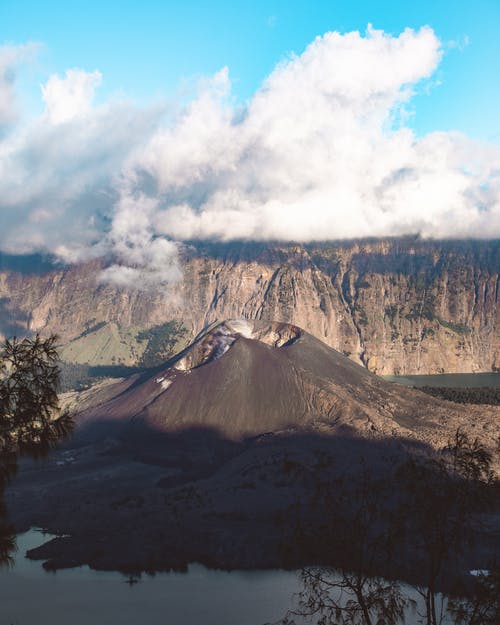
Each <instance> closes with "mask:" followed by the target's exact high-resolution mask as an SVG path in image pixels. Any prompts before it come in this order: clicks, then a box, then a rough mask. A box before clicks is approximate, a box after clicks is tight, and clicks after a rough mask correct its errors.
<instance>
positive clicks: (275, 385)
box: [77, 319, 498, 445]
mask: <svg viewBox="0 0 500 625" xmlns="http://www.w3.org/2000/svg"><path fill="white" fill-rule="evenodd" d="M92 402H93V405H92V407H89V408H87V409H84V410H82V411H81V412H80V414H79V415H78V418H77V421H78V422H79V423H80V424H81V423H88V422H89V421H95V420H103V419H105V420H117V419H118V420H124V421H125V422H128V421H130V420H133V421H135V422H138V421H139V422H140V421H145V422H147V423H148V425H150V426H152V427H154V428H156V429H159V430H162V431H167V432H172V431H179V430H184V429H187V428H193V427H204V428H211V429H214V430H217V431H218V432H220V433H221V434H223V435H224V436H225V437H228V438H231V439H242V438H245V437H249V436H255V435H260V434H264V433H268V432H283V431H287V432H291V431H294V430H304V429H306V430H314V431H317V432H324V433H327V434H335V433H339V434H353V433H354V434H359V435H362V436H370V437H377V436H380V437H388V436H390V437H392V436H401V437H405V438H418V439H420V440H422V441H425V442H426V443H431V444H433V445H440V444H446V442H447V440H448V438H449V437H450V433H451V432H452V431H454V430H456V429H457V428H458V427H461V428H462V429H465V430H467V431H472V433H474V434H479V435H480V436H482V437H484V439H485V442H488V439H489V440H490V442H491V440H492V438H490V436H492V434H493V432H491V433H490V428H491V427H493V423H494V421H495V419H494V415H493V414H490V413H492V412H493V413H495V415H498V410H497V409H495V408H493V407H485V406H482V407H481V408H479V407H472V406H466V407H465V406H458V405H456V404H452V403H450V402H445V401H440V400H436V399H435V398H431V397H429V396H428V395H425V394H424V393H421V392H419V391H417V390H414V389H410V388H405V387H402V386H399V385H395V384H392V383H389V382H386V381H384V380H383V379H381V378H379V377H377V376H376V375H374V374H372V373H370V372H369V371H367V370H366V369H365V368H363V367H361V366H359V365H358V364H356V363H355V362H353V361H351V360H350V359H349V358H347V357H345V356H344V355H342V354H340V353H339V352H337V351H336V350H334V349H332V348H330V347H328V346H327V345H326V344H324V343H322V342H321V341H319V340H318V339H316V338H314V337H313V336H311V335H310V334H308V333H307V332H306V331H304V330H302V329H301V328H299V327H297V326H294V325H290V324H285V323H279V322H265V321H254V320H246V319H237V320H228V321H224V322H222V323H218V324H216V325H213V326H212V327H209V328H207V329H206V330H205V331H204V332H202V333H201V335H200V336H198V337H197V338H196V339H195V341H194V342H193V343H192V344H191V345H190V346H189V347H187V348H186V349H185V350H183V351H182V352H180V353H179V354H178V355H177V356H175V357H174V358H172V359H171V360H169V361H167V362H166V363H165V365H164V366H163V367H161V368H159V369H157V370H156V371H154V373H151V372H150V373H148V374H144V375H142V376H139V375H135V376H132V377H130V378H128V379H125V380H123V381H121V382H118V383H116V384H115V386H113V387H111V388H108V389H107V390H106V394H105V395H103V396H101V397H100V396H99V395H97V396H96V395H95V394H94V395H93V398H92Z"/></svg>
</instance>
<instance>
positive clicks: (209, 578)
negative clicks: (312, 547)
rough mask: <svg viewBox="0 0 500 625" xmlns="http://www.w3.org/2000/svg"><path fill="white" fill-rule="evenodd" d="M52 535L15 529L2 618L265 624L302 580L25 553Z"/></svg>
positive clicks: (47, 623)
mask: <svg viewBox="0 0 500 625" xmlns="http://www.w3.org/2000/svg"><path fill="white" fill-rule="evenodd" d="M50 538H51V536H47V535H45V536H44V535H42V534H41V533H40V532H38V531H35V530H31V531H29V532H26V533H25V534H21V535H19V536H18V540H17V544H18V552H17V557H16V560H15V565H14V568H12V569H10V570H9V569H0V623H1V624H2V625H262V624H263V623H266V622H269V621H270V622H272V621H276V620H277V619H279V618H281V617H282V616H283V615H284V614H285V612H286V610H287V609H288V608H289V607H290V603H291V598H292V594H293V593H294V592H296V591H297V589H298V588H299V578H298V574H297V573H296V572H293V571H280V570H274V571H232V572H225V571H217V570H211V569H207V568H205V567H203V566H200V565H191V566H190V567H189V569H188V572H187V573H158V574H156V575H155V576H149V575H143V576H142V578H141V581H140V582H139V583H137V584H134V585H133V586H130V585H129V584H128V583H126V580H127V578H126V577H124V576H123V575H121V574H120V573H114V572H101V571H93V570H92V569H90V568H89V567H86V566H84V567H79V568H75V569H66V570H62V571H58V572H57V573H47V572H46V571H45V570H44V569H43V568H42V566H41V562H33V561H31V560H28V559H27V558H25V557H24V554H25V552H26V550H27V549H31V548H33V547H35V546H37V545H40V544H41V543H43V542H45V541H47V540H49V539H50Z"/></svg>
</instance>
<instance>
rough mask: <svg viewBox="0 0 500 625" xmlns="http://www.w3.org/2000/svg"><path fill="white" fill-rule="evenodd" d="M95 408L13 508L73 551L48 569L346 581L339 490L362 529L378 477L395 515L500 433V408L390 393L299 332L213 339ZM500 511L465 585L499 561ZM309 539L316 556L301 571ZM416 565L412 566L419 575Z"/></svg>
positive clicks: (28, 478) (405, 391)
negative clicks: (321, 570) (454, 458)
mask: <svg viewBox="0 0 500 625" xmlns="http://www.w3.org/2000/svg"><path fill="white" fill-rule="evenodd" d="M85 401H87V402H88V403H87V406H88V407H87V408H86V409H83V404H82V407H81V411H80V414H79V415H78V417H77V418H78V420H79V427H78V429H77V432H76V433H75V435H74V437H73V438H72V439H70V440H69V441H68V442H67V443H66V445H65V447H63V448H61V449H58V450H54V451H53V452H52V453H51V455H50V456H49V458H48V459H47V460H46V462H45V463H44V464H43V465H40V464H39V463H38V464H34V463H33V462H28V461H25V462H24V463H22V464H21V466H20V470H19V474H18V476H17V477H16V479H15V480H14V482H13V483H12V485H11V486H10V488H9V490H8V492H7V496H6V500H7V504H8V507H9V511H10V515H11V520H12V522H13V523H14V524H15V525H16V527H17V528H18V531H23V530H24V529H27V528H29V527H33V526H36V527H43V528H46V529H47V530H49V531H51V532H52V533H56V534H59V535H64V536H63V537H60V538H57V539H54V540H52V541H50V542H49V543H47V544H46V545H44V546H42V547H40V548H38V549H36V550H34V551H32V552H30V557H33V558H39V559H43V560H45V561H46V562H45V566H46V567H47V568H55V569H57V568H61V567H66V566H79V565H81V564H89V565H91V566H93V567H94V568H104V569H119V570H127V571H142V570H149V571H154V570H165V569H168V568H170V567H184V566H186V564H187V563H189V562H193V561H199V562H203V563H205V564H208V565H210V566H217V567H224V568H246V567H250V568H252V567H261V568H262V567H276V566H285V565H286V566H288V565H292V564H293V566H303V565H305V564H310V563H311V562H318V563H326V564H328V565H333V564H335V562H336V558H337V557H338V556H337V554H336V553H334V551H335V550H333V551H332V549H330V551H329V552H328V553H326V554H325V545H326V546H327V547H329V543H328V541H329V538H328V536H330V535H329V534H328V532H326V534H325V498H324V495H325V492H324V489H325V488H326V493H327V494H326V501H334V502H335V501H337V500H339V501H344V502H345V506H346V508H345V510H344V511H343V512H342V514H341V518H343V519H344V520H345V523H347V527H350V519H351V516H352V510H351V509H350V502H353V501H354V502H356V501H357V496H356V495H355V493H356V492H360V491H359V490H356V489H357V488H358V487H359V488H361V486H362V480H363V479H364V478H363V476H364V471H365V468H366V467H369V472H370V475H371V476H373V477H374V479H376V481H377V483H381V484H388V485H389V486H388V487H387V489H388V491H389V492H388V496H387V501H388V503H387V506H389V507H390V505H392V504H394V501H393V500H395V499H398V497H399V496H400V497H403V498H404V496H405V494H404V493H401V492H398V491H396V490H395V489H396V486H394V488H393V487H392V486H391V485H392V484H397V482H394V481H391V480H394V475H395V472H397V470H398V467H399V466H401V465H402V464H404V463H405V462H406V460H407V459H408V458H411V457H412V456H414V455H422V454H429V455H430V457H432V456H433V449H432V448H434V449H435V448H438V447H441V446H443V445H446V443H447V442H448V441H449V439H450V438H452V436H453V434H454V433H455V431H456V428H457V427H462V428H463V429H464V430H466V431H467V432H468V433H469V434H470V435H471V436H474V437H475V436H478V437H479V438H480V439H481V440H482V441H483V442H485V443H486V444H487V445H488V446H489V447H490V448H491V447H493V445H494V443H495V442H496V439H497V437H498V435H499V433H500V430H499V423H500V419H499V417H500V408H498V407H488V406H475V407H472V406H457V405H456V404H451V403H449V402H445V401H440V400H437V399H434V398H432V397H429V396H427V395H425V394H423V393H420V392H418V391H416V390H413V389H409V388H405V387H400V386H397V385H393V384H390V383H387V382H384V381H383V380H381V379H379V378H377V377H376V376H375V375H373V374H370V373H369V372H368V371H367V370H366V369H364V368H362V367H360V366H358V365H356V364H355V363H354V362H352V361H351V360H349V359H347V358H345V357H344V356H342V355H341V354H339V353H338V352H336V351H334V350H333V349H331V348H329V347H327V346H326V345H325V344H323V343H321V342H320V341H318V340H317V339H314V338H313V337H312V336H310V335H309V334H307V333H306V332H304V331H303V330H301V329H300V328H298V327H296V326H291V325H287V324H280V323H269V322H266V323H265V322H248V321H242V320H239V321H227V322H224V323H222V324H219V325H216V326H215V327H212V328H209V329H208V331H206V332H205V333H204V334H203V335H202V336H200V337H199V338H198V340H196V341H195V342H194V343H193V344H192V345H191V346H190V347H189V348H188V349H186V350H185V351H183V352H181V353H180V354H179V355H178V356H177V357H176V358H174V359H172V360H171V361H169V362H168V363H166V365H165V367H164V368H163V369H162V370H161V371H158V372H156V373H155V374H154V375H149V376H146V377H145V378H140V377H138V376H134V377H131V378H129V379H126V380H124V381H122V382H120V383H117V384H115V385H109V384H108V385H107V386H105V387H102V388H101V389H100V390H99V389H91V391H90V392H89V393H88V394H87V397H86V399H85ZM99 402H101V403H100V404H99V405H97V404H98V403H99ZM90 404H92V405H93V406H94V407H90ZM271 432H272V433H273V434H270V433H271ZM259 434H265V435H261V436H259ZM497 469H498V467H497ZM399 488H401V487H399ZM339 489H340V491H339ZM339 492H340V494H339ZM389 495H390V496H389ZM410 495H411V494H410ZM382 501H383V502H385V496H384V497H382ZM391 502H392V504H391ZM329 505H330V504H329ZM385 505H386V503H384V506H385ZM496 505H497V508H496V512H495V514H494V515H490V516H489V517H488V519H486V521H485V525H484V526H485V527H486V526H487V527H488V528H490V529H488V530H487V531H486V532H485V533H484V536H482V537H481V544H480V547H479V549H478V551H477V553H476V552H474V553H471V554H470V560H468V563H467V566H466V567H465V568H464V570H465V569H467V570H469V569H471V568H484V563H485V562H487V561H488V559H489V558H490V557H493V556H494V555H495V554H498V555H499V557H500V546H499V543H498V535H499V534H498V528H499V527H500V516H499V510H500V508H499V507H498V505H499V504H498V503H497V504H496ZM328 514H331V510H330V513H329V512H326V515H327V518H328ZM488 514H489V513H488ZM342 515H344V516H342ZM342 522H344V521H342ZM481 522H482V520H481ZM298 527H302V528H305V529H306V530H307V535H308V536H309V537H312V538H313V544H312V545H309V543H308V542H307V541H306V543H305V544H304V546H303V548H304V552H303V553H299V554H296V555H294V554H293V553H292V554H291V555H287V553H288V551H289V549H290V547H293V548H294V549H295V547H297V546H300V545H299V543H300V541H297V528H298ZM68 535H69V536H68ZM318 536H319V539H318ZM349 536H350V534H349ZM315 540H318V542H317V546H315V545H316V543H315V542H314V541H315ZM351 542H352V541H351ZM410 542H411V541H410ZM347 543H349V540H347V541H346V544H347ZM300 544H302V543H300ZM351 546H352V545H351ZM347 547H349V545H347ZM408 549H409V552H408V553H407V552H406V551H401V561H402V562H406V561H408V562H413V560H411V559H410V556H411V554H412V551H411V550H412V545H411V544H410V545H409V547H408ZM292 551H293V550H292ZM299 552H300V549H299ZM485 554H486V555H485ZM347 556H348V557H350V553H348V554H347ZM487 556H488V557H487ZM290 557H291V558H292V560H290ZM411 557H413V556H411ZM468 557H469V556H468ZM347 561H349V560H347ZM452 566H453V567H454V566H455V564H453V565H452ZM464 566H465V565H464ZM413 569H414V570H415V571H423V570H424V567H423V566H420V565H418V566H417V565H415V566H414V567H413ZM457 570H458V569H457ZM380 574H382V573H380ZM391 575H394V572H392V573H391ZM398 575H399V573H398ZM403 575H404V573H403V572H401V576H403Z"/></svg>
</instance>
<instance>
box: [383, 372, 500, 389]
mask: <svg viewBox="0 0 500 625" xmlns="http://www.w3.org/2000/svg"><path fill="white" fill-rule="evenodd" d="M382 377H383V379H384V380H387V381H388V382H396V383H397V384H403V385H404V386H416V387H417V388H420V387H422V386H438V387H439V386H440V387H445V388H500V373H440V374H437V375H384V376H382Z"/></svg>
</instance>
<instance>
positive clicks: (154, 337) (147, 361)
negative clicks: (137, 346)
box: [137, 321, 187, 367]
mask: <svg viewBox="0 0 500 625" xmlns="http://www.w3.org/2000/svg"><path fill="white" fill-rule="evenodd" d="M186 336H187V330H186V328H185V327H184V326H183V325H182V323H180V322H178V321H168V322H167V323H163V324H162V325H159V326H154V327H153V328H150V329H149V330H142V331H141V332H139V333H138V334H137V340H138V341H141V342H142V341H147V346H146V348H145V349H144V352H143V354H142V357H141V359H140V361H139V363H138V364H139V366H141V367H156V366H157V365H159V364H161V363H162V362H164V361H165V360H168V358H170V357H171V356H173V355H174V354H175V353H177V352H178V351H180V349H182V348H183V347H184V346H185V345H184V340H185V338H186Z"/></svg>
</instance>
